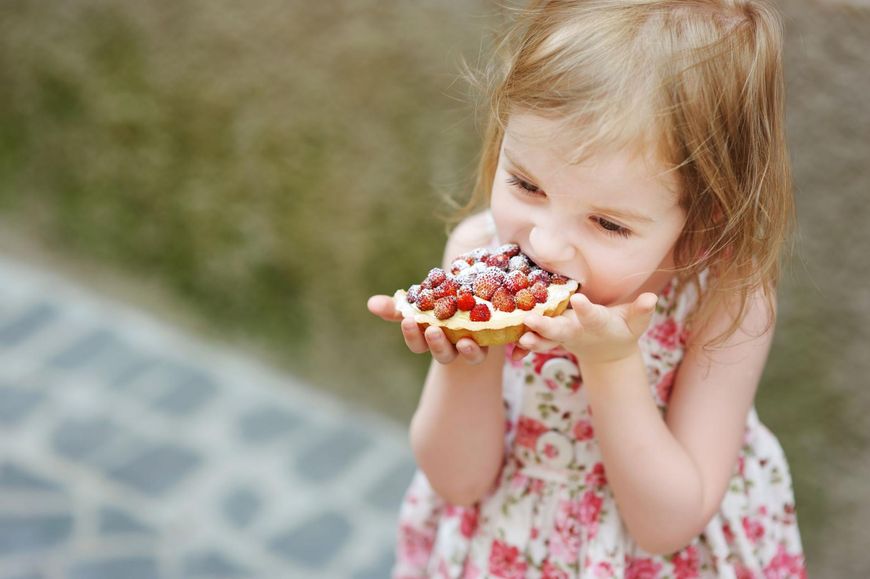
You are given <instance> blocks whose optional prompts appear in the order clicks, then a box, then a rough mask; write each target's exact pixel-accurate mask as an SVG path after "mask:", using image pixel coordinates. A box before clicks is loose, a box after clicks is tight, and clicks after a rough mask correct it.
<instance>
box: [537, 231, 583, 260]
mask: <svg viewBox="0 0 870 579" xmlns="http://www.w3.org/2000/svg"><path fill="white" fill-rule="evenodd" d="M529 244H530V245H531V249H532V251H533V252H534V254H535V258H536V259H538V260H540V261H543V262H545V263H548V264H551V265H555V264H557V263H560V262H565V261H569V260H571V259H573V258H574V257H575V255H576V251H575V249H574V246H573V245H571V244H570V243H567V242H566V241H565V239H564V237H562V236H560V235H559V234H558V233H557V232H556V231H554V230H553V229H547V228H543V227H537V226H536V227H533V228H532V231H531V233H529Z"/></svg>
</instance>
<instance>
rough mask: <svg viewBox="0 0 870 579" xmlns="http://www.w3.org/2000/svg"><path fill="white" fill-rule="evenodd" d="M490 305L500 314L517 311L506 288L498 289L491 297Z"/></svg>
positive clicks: (512, 298) (511, 295) (515, 304)
mask: <svg viewBox="0 0 870 579" xmlns="http://www.w3.org/2000/svg"><path fill="white" fill-rule="evenodd" d="M492 305H493V306H495V309H497V310H499V311H502V312H512V311H514V310H515V309H517V303H516V301H515V300H514V296H513V294H511V292H509V291H508V289H507V288H506V287H500V288H498V290H496V292H495V294H494V295H493V296H492Z"/></svg>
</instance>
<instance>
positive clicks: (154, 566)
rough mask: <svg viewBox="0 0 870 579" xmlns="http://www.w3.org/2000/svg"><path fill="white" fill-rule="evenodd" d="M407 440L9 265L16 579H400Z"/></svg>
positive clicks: (232, 358)
mask: <svg viewBox="0 0 870 579" xmlns="http://www.w3.org/2000/svg"><path fill="white" fill-rule="evenodd" d="M412 472H413V461H412V458H411V454H410V451H409V449H408V444H407V437H406V433H405V430H404V429H403V428H401V427H400V426H398V425H395V424H392V423H389V422H387V421H386V420H384V419H382V418H380V417H378V416H375V415H372V414H367V413H364V412H360V411H359V410H358V409H350V408H347V407H345V406H343V405H342V404H341V403H340V402H338V401H336V400H333V399H331V398H327V397H325V396H323V395H321V394H319V393H316V392H314V391H312V390H310V389H309V388H307V387H305V386H304V385H302V384H299V383H298V382H297V381H296V380H294V379H293V378H292V377H289V376H286V375H282V374H280V373H278V372H276V371H273V370H270V369H269V368H266V367H264V366H263V365H262V364H258V363H257V362H254V361H251V360H249V359H245V358H244V357H242V356H240V355H238V354H236V353H234V352H232V351H227V350H225V349H221V348H219V347H216V346H214V345H209V344H205V343H202V341H197V340H196V339H194V338H191V337H189V336H185V335H183V334H182V333H180V332H178V331H176V330H173V329H172V328H170V327H167V326H166V325H165V324H163V323H159V322H157V321H155V320H154V319H153V318H149V317H148V316H147V315H145V314H143V313H141V312H137V311H135V310H134V309H132V308H130V307H126V306H123V305H120V304H117V303H112V302H111V301H108V300H106V299H105V298H103V297H100V296H97V295H94V294H93V293H91V292H88V291H86V290H83V289H81V288H78V287H76V286H75V285H74V284H72V283H71V282H69V281H65V280H63V279H60V278H58V277H56V276H54V275H52V274H51V273H49V272H45V271H39V270H36V269H33V268H31V267H29V266H26V265H24V264H21V263H16V262H13V261H10V260H8V259H6V258H2V257H0V579H55V578H58V579H164V578H171V579H188V578H190V579H197V578H211V577H236V578H245V579H247V578H250V579H260V578H263V579H283V578H292V579H295V578H305V579H309V578H310V579H319V578H323V579H343V578H353V579H364V578H372V579H374V578H383V577H387V575H388V571H389V567H390V565H391V563H392V546H393V537H394V533H395V528H394V525H395V519H396V514H397V508H398V504H399V501H400V499H401V495H402V492H403V491H404V487H405V486H406V484H407V483H408V482H409V481H410V478H411V475H412Z"/></svg>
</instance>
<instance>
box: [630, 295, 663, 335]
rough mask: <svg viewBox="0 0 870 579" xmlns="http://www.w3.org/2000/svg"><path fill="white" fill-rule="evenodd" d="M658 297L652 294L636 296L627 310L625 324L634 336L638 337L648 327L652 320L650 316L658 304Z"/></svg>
mask: <svg viewBox="0 0 870 579" xmlns="http://www.w3.org/2000/svg"><path fill="white" fill-rule="evenodd" d="M658 300H659V299H658V296H656V295H655V294H654V293H650V292H647V293H643V294H640V295H639V296H637V299H635V300H634V301H633V302H632V303H631V305H630V306H629V308H628V317H627V319H626V323H627V324H628V329H629V330H631V333H632V334H634V335H635V336H640V335H641V334H643V332H644V331H645V330H646V328H647V326H649V321H650V319H652V314H653V312H654V311H655V309H656V304H657V303H658Z"/></svg>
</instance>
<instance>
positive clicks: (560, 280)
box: [550, 273, 568, 285]
mask: <svg viewBox="0 0 870 579" xmlns="http://www.w3.org/2000/svg"><path fill="white" fill-rule="evenodd" d="M550 283H552V284H556V285H565V284H566V283H568V278H567V277H565V276H564V275H559V274H558V273H554V274H551V275H550Z"/></svg>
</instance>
